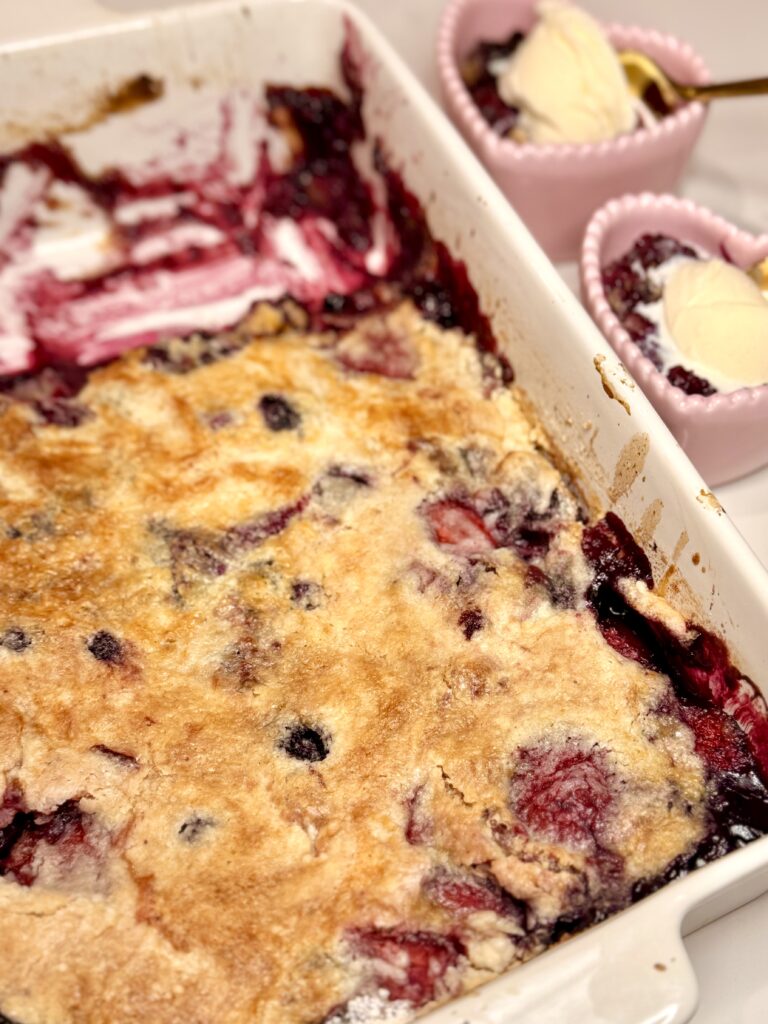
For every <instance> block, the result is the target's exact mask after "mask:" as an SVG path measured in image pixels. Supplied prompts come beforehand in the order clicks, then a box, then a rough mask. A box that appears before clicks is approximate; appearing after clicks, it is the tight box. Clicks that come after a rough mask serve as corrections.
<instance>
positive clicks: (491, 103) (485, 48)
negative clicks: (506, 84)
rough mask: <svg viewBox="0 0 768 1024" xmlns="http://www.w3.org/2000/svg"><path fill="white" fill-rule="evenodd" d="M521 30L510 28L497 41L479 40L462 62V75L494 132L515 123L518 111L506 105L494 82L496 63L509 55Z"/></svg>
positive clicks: (506, 131)
mask: <svg viewBox="0 0 768 1024" xmlns="http://www.w3.org/2000/svg"><path fill="white" fill-rule="evenodd" d="M524 38H525V36H524V35H523V33H522V32H512V33H511V34H510V35H509V36H508V37H507V38H506V39H503V40H501V41H500V42H480V43H478V44H477V46H475V48H474V49H473V50H472V51H471V52H470V54H469V55H468V56H467V57H465V59H464V60H463V61H462V62H461V65H460V71H461V77H462V79H463V81H464V84H465V85H466V87H467V90H468V92H469V94H470V96H471V97H472V99H473V100H474V101H475V105H476V106H477V109H478V110H479V111H480V113H481V114H482V116H483V118H484V119H485V120H486V121H487V122H488V124H489V125H490V126H491V128H493V130H494V131H495V132H496V134H497V135H502V136H506V135H509V133H510V132H511V131H512V129H513V128H514V127H515V125H516V124H517V119H518V117H519V116H520V111H519V110H518V109H517V107H510V106H508V105H507V104H506V103H505V102H504V100H503V99H502V98H501V96H500V95H499V90H498V86H497V84H496V74H494V71H495V70H497V65H498V64H499V63H501V62H502V61H504V60H507V59H509V57H511V56H512V54H513V53H514V52H515V50H516V49H517V48H518V46H519V45H520V43H522V41H523V39H524Z"/></svg>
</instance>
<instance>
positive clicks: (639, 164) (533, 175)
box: [438, 0, 708, 259]
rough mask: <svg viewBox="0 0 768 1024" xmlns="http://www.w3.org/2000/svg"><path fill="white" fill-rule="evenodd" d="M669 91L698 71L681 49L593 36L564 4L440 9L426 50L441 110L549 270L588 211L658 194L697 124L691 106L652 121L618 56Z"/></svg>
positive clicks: (610, 33) (653, 108) (683, 157)
mask: <svg viewBox="0 0 768 1024" xmlns="http://www.w3.org/2000/svg"><path fill="white" fill-rule="evenodd" d="M621 50H639V51H641V52H643V53H647V54H648V56H650V57H652V58H653V59H654V60H656V61H658V62H659V63H660V64H661V66H663V67H664V68H665V69H667V70H668V71H669V73H670V74H672V75H674V76H675V77H676V78H678V79H679V80H681V81H690V82H703V81H706V80H707V77H708V73H707V70H706V68H705V66H704V64H703V63H702V61H701V60H700V58H699V57H698V56H697V55H696V54H695V53H694V52H693V51H692V50H691V49H690V47H688V46H687V45H686V44H685V43H682V42H680V41H679V40H677V39H674V38H673V37H671V36H664V35H662V34H661V33H659V32H655V31H651V30H647V29H641V28H637V27H632V26H622V25H608V26H602V25H600V24H599V23H598V22H597V21H595V20H594V19H593V18H592V17H591V16H590V15H589V13H588V12H587V11H585V10H582V9H580V8H579V7H577V6H575V5H574V4H571V3H568V2H566V0H544V2H542V3H536V2H535V0H452V2H451V3H449V5H448V7H447V8H446V11H445V14H444V16H443V21H442V24H441V28H440V36H439V40H438V65H439V70H440V78H441V84H442V89H443V94H444V98H445V102H446V105H447V107H448V110H449V112H450V114H451V116H452V117H453V119H454V120H455V121H456V123H457V125H458V127H459V128H460V129H461V131H462V132H463V133H464V135H465V137H466V138H467V141H468V142H469V143H470V145H471V146H472V147H473V149H474V150H475V151H476V152H477V154H478V155H479V157H480V158H481V160H482V161H483V162H484V163H485V164H486V166H487V167H488V170H489V171H490V173H491V174H492V176H493V177H494V179H495V180H496V182H497V184H498V185H499V187H500V188H501V190H502V191H503V192H504V193H505V195H506V196H507V197H508V199H509V200H510V202H511V203H512V205H513V206H514V207H515V209H516V210H517V211H518V212H519V214H520V216H521V217H522V218H523V220H524V221H525V222H526V224H527V225H528V227H529V228H530V229H531V231H532V232H533V234H534V235H535V236H536V238H537V240H538V241H539V242H540V243H541V244H542V246H543V248H544V249H545V250H546V251H547V253H548V254H549V255H550V256H551V257H552V258H554V259H573V258H574V257H575V256H576V255H577V253H578V250H579V246H580V244H581V239H582V236H583V232H584V227H585V226H586V223H587V221H588V220H589V217H590V216H591V214H592V213H593V211H594V210H595V209H596V208H597V207H598V206H600V205H601V204H602V203H604V202H606V200H608V199H610V198H611V197H612V196H615V195H619V194H621V193H622V192H625V191H630V190H641V189H652V190H654V191H668V190H670V189H671V188H672V187H673V185H674V184H675V183H676V181H677V179H678V178H679V176H680V174H681V173H682V170H683V168H684V166H685V164H686V162H687V160H688V158H689V156H690V154H691V151H692V149H693V146H694V145H695V142H696V140H697V138H698V136H699V133H700V131H701V129H702V127H703V124H704V118H705V109H704V107H703V105H702V104H700V103H690V104H685V105H683V106H681V107H680V108H678V109H676V110H674V111H672V112H671V113H669V114H667V115H666V116H664V115H663V114H662V106H661V104H657V103H655V102H654V98H653V97H652V96H651V97H648V98H647V102H642V103H641V102H640V101H638V100H637V99H636V98H635V97H634V96H633V94H632V93H631V91H630V89H629V86H628V83H627V79H626V75H625V74H624V71H623V68H622V66H621V64H620V62H619V58H618V51H621Z"/></svg>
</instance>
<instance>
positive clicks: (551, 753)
mask: <svg viewBox="0 0 768 1024" xmlns="http://www.w3.org/2000/svg"><path fill="white" fill-rule="evenodd" d="M510 796H511V800H510V802H511V806H512V809H513V810H514V812H515V813H516V814H517V816H518V817H519V818H520V820H521V821H522V822H523V824H524V825H525V826H526V827H527V828H528V830H529V832H530V833H531V834H532V835H535V836H539V837H542V838H544V839H548V840H550V841H554V842H559V843H563V844H566V845H569V846H573V847H576V848H580V849H585V848H586V849H589V848H594V846H595V845H596V840H597V838H598V837H599V833H600V831H601V829H602V826H603V823H604V821H605V818H606V815H607V814H608V813H609V812H610V808H611V805H612V803H613V792H612V785H611V774H610V771H609V769H608V766H607V765H606V763H605V757H604V755H603V752H602V751H601V750H600V749H599V748H598V747H591V748H586V749H585V748H582V747H580V746H577V744H576V743H573V742H568V743H566V744H565V745H563V746H555V747H546V746H540V747H532V748H528V749H523V750H521V751H520V752H519V754H518V761H517V766H516V768H515V771H514V774H513V776H512V783H511V793H510Z"/></svg>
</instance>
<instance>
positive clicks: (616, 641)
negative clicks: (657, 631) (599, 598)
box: [597, 618, 655, 668]
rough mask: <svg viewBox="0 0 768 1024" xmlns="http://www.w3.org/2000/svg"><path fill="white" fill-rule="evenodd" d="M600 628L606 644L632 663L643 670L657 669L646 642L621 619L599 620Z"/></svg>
mask: <svg viewBox="0 0 768 1024" xmlns="http://www.w3.org/2000/svg"><path fill="white" fill-rule="evenodd" d="M597 624H598V626H599V628H600V632H601V633H602V634H603V638H604V639H605V641H606V643H608V644H610V646H611V647H612V648H613V649H614V651H617V652H618V653H619V654H621V655H623V657H625V658H629V659H630V660H631V661H636V662H638V664H640V665H642V666H643V668H655V661H654V658H653V652H652V651H651V649H650V647H649V646H648V644H647V643H646V642H645V640H644V639H643V638H642V637H641V636H639V635H638V634H637V633H636V632H635V631H634V630H633V629H632V627H631V626H630V625H629V623H627V622H623V621H621V619H618V618H615V619H599V620H598V623H597Z"/></svg>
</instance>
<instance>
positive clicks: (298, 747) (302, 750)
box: [278, 722, 331, 762]
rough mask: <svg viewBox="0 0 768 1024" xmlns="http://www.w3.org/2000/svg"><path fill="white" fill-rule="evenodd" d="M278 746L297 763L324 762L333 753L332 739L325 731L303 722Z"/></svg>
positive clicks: (292, 729)
mask: <svg viewBox="0 0 768 1024" xmlns="http://www.w3.org/2000/svg"><path fill="white" fill-rule="evenodd" d="M278 745H279V747H280V749H281V750H284V751H285V753H286V754H288V756H289V757H293V758H295V759H296V760H297V761H310V762H315V761H324V760H325V759H326V757H328V754H329V753H330V752H331V741H330V737H329V736H328V734H327V733H326V732H325V730H323V729H319V728H314V727H313V726H311V725H306V724H305V723H303V722H300V723H298V724H297V725H294V726H292V727H291V729H290V730H289V731H288V732H287V734H286V735H285V736H284V737H283V738H282V739H281V740H280V743H279V744H278Z"/></svg>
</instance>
